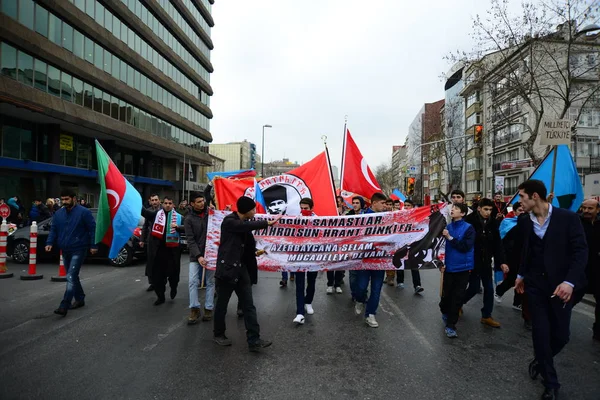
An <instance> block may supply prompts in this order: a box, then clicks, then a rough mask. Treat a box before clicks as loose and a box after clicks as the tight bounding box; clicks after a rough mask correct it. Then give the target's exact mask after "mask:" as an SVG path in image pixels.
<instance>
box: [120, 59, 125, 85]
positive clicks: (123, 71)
mask: <svg viewBox="0 0 600 400" xmlns="http://www.w3.org/2000/svg"><path fill="white" fill-rule="evenodd" d="M119 66H120V68H121V76H120V79H121V81H122V82H127V64H125V62H124V61H121V60H119Z"/></svg>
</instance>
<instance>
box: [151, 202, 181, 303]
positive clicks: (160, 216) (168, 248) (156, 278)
mask: <svg viewBox="0 0 600 400" xmlns="http://www.w3.org/2000/svg"><path fill="white" fill-rule="evenodd" d="M174 208H175V205H174V204H173V199H172V198H171V197H168V196H165V197H164V199H163V204H162V208H161V209H159V210H158V211H151V210H148V209H145V208H142V215H143V216H144V218H146V219H149V220H151V221H154V222H153V223H152V231H151V233H150V235H149V240H148V257H149V258H150V260H152V270H151V275H150V278H151V279H152V285H153V286H154V292H155V293H156V297H157V299H156V301H155V302H154V305H155V306H158V305H160V304H163V303H164V302H165V290H166V285H167V280H168V281H169V286H170V288H171V293H170V296H171V299H175V297H176V296H177V285H178V284H179V273H180V270H181V249H180V248H179V232H184V231H185V228H184V227H183V224H182V223H183V220H182V217H181V215H179V214H178V213H177V211H175V210H174Z"/></svg>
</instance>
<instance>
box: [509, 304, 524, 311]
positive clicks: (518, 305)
mask: <svg viewBox="0 0 600 400" xmlns="http://www.w3.org/2000/svg"><path fill="white" fill-rule="evenodd" d="M512 308H513V310H516V311H523V306H522V305H521V304H516V305H515V304H513V306H512Z"/></svg>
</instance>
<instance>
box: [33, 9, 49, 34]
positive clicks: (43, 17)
mask: <svg viewBox="0 0 600 400" xmlns="http://www.w3.org/2000/svg"><path fill="white" fill-rule="evenodd" d="M35 31H36V32H37V33H39V34H40V35H42V36H44V37H48V10H46V9H45V8H44V7H40V6H39V5H38V4H36V5H35Z"/></svg>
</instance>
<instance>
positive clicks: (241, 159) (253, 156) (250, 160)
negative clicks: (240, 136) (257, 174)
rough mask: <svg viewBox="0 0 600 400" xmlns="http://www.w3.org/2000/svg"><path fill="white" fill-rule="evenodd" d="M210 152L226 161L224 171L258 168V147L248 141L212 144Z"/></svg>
mask: <svg viewBox="0 0 600 400" xmlns="http://www.w3.org/2000/svg"><path fill="white" fill-rule="evenodd" d="M208 147H209V152H210V154H212V155H213V156H216V157H219V158H222V159H223V160H225V164H224V168H225V169H224V170H223V171H236V170H239V169H250V168H254V169H256V168H257V157H258V155H257V153H256V145H255V144H254V143H250V142H248V141H247V140H244V141H243V142H231V143H211V144H210V145H209V146H208Z"/></svg>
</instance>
